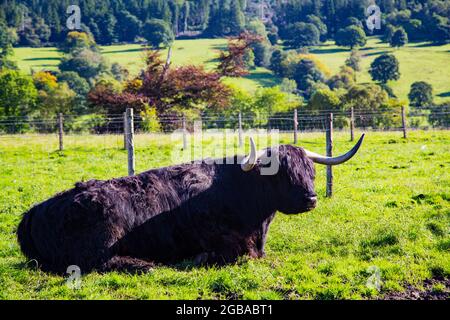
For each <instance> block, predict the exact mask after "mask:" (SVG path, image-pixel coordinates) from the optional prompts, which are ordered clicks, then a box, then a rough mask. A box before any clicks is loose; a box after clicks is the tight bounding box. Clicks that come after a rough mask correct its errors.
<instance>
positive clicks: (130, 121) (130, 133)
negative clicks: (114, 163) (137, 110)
mask: <svg viewBox="0 0 450 320" xmlns="http://www.w3.org/2000/svg"><path fill="white" fill-rule="evenodd" d="M126 115H127V124H126V137H127V151H128V175H129V176H134V174H135V159H134V114H133V109H132V108H128V109H127V113H126Z"/></svg>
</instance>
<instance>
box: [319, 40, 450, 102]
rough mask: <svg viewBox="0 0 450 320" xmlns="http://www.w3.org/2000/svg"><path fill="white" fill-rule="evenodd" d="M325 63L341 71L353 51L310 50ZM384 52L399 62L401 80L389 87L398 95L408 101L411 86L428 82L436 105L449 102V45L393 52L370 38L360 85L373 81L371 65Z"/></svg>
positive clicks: (423, 45)
mask: <svg viewBox="0 0 450 320" xmlns="http://www.w3.org/2000/svg"><path fill="white" fill-rule="evenodd" d="M311 52H312V53H314V54H316V55H317V56H318V57H319V58H320V60H322V61H323V62H324V63H325V64H326V65H327V66H328V67H329V68H330V69H331V71H332V72H334V73H335V72H337V71H339V68H340V66H342V65H343V64H344V62H345V60H346V59H347V58H348V56H349V55H350V50H346V49H344V48H342V47H337V46H336V45H334V44H333V43H327V44H325V45H322V46H320V47H318V48H316V49H314V50H312V51H311ZM384 53H393V54H394V55H395V56H396V57H397V59H398V60H399V62H400V72H401V77H400V79H399V80H398V81H392V82H390V83H389V85H390V86H391V87H392V88H393V89H394V92H395V94H396V95H397V96H398V97H399V98H400V99H404V100H406V101H407V100H408V93H409V90H410V87H411V84H412V83H413V82H415V81H426V82H429V83H431V84H432V85H433V88H434V94H435V99H436V102H442V101H444V100H446V101H448V100H450V78H449V77H450V44H447V45H444V46H429V45H427V44H426V43H412V44H408V45H407V46H405V47H404V48H400V49H393V48H391V47H390V46H389V45H388V44H386V43H382V42H381V41H380V40H379V39H377V38H371V39H370V40H369V41H368V43H367V45H366V46H365V47H364V48H362V49H361V54H362V56H363V62H362V68H363V71H362V72H361V73H360V74H359V75H358V82H371V81H372V80H371V77H370V74H369V68H370V64H371V63H372V62H373V60H375V58H376V57H377V56H379V55H381V54H384Z"/></svg>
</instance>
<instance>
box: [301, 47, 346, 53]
mask: <svg viewBox="0 0 450 320" xmlns="http://www.w3.org/2000/svg"><path fill="white" fill-rule="evenodd" d="M310 52H311V53H314V54H328V53H330V54H332V53H340V52H350V51H349V50H348V49H345V48H317V49H313V50H310Z"/></svg>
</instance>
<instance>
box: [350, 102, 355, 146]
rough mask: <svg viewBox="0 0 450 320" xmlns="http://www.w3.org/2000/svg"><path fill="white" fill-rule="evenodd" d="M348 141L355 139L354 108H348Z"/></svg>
mask: <svg viewBox="0 0 450 320" xmlns="http://www.w3.org/2000/svg"><path fill="white" fill-rule="evenodd" d="M350 141H355V109H354V108H353V107H352V109H351V110H350Z"/></svg>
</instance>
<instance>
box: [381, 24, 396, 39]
mask: <svg viewBox="0 0 450 320" xmlns="http://www.w3.org/2000/svg"><path fill="white" fill-rule="evenodd" d="M395 30H396V28H395V27H394V26H393V25H392V24H388V25H386V27H385V29H384V34H383V41H384V42H387V43H390V42H391V40H392V37H393V36H394V33H395Z"/></svg>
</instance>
